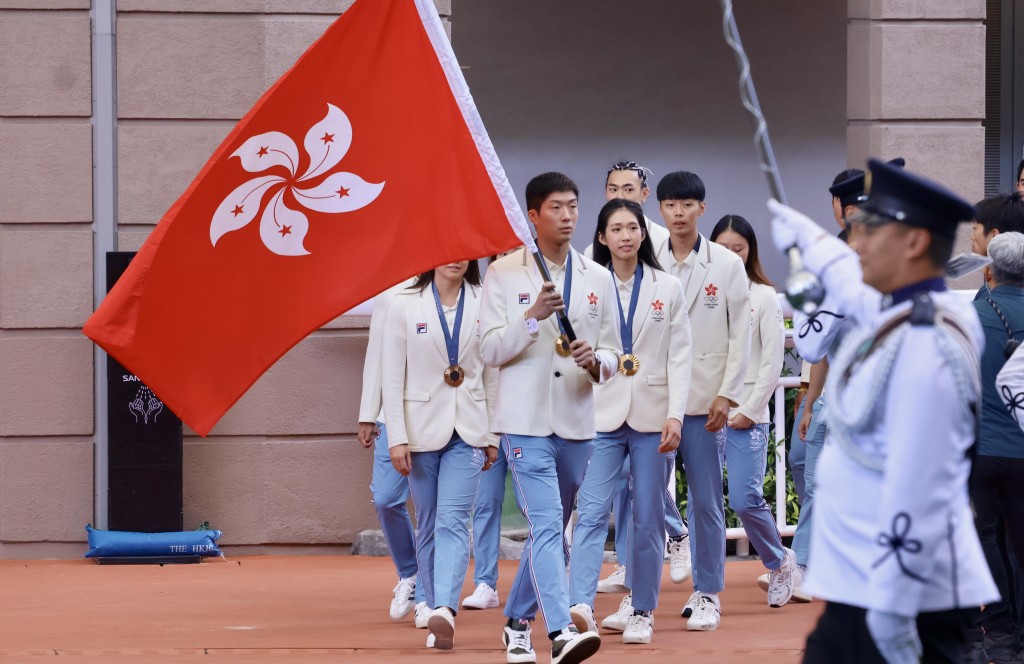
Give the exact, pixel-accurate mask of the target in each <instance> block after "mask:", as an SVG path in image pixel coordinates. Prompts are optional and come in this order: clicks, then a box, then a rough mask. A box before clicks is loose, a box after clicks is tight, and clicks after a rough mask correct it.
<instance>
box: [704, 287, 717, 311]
mask: <svg viewBox="0 0 1024 664" xmlns="http://www.w3.org/2000/svg"><path fill="white" fill-rule="evenodd" d="M704 306H705V307H707V308H708V309H714V308H715V307H717V306H718V286H716V285H714V284H708V285H707V286H705V287H704Z"/></svg>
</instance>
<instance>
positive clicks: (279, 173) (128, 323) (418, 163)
mask: <svg viewBox="0 0 1024 664" xmlns="http://www.w3.org/2000/svg"><path fill="white" fill-rule="evenodd" d="M517 233H518V236H517ZM524 242H525V243H526V244H528V245H530V244H532V242H531V241H530V238H529V231H528V230H526V225H525V221H524V220H523V217H522V212H521V211H520V210H519V207H518V204H517V203H516V201H515V196H514V195H513V194H512V192H511V189H510V187H509V186H508V181H507V180H506V179H505V176H504V173H503V172H502V170H501V166H500V165H499V164H498V161H497V158H496V156H495V155H494V152H493V147H492V146H491V144H490V141H489V139H488V138H487V135H486V132H484V131H483V126H482V123H481V122H480V120H479V116H478V115H477V113H476V109H475V107H474V106H473V103H472V99H471V98H470V96H469V92H468V89H467V88H466V84H465V81H464V79H463V78H462V74H461V71H460V70H459V67H458V63H457V62H456V61H455V57H454V54H453V53H452V51H451V46H450V45H449V43H448V40H447V38H446V36H445V34H444V30H443V27H442V26H441V22H440V19H439V18H438V16H437V13H436V10H435V9H434V5H433V3H432V2H431V0H359V1H358V2H356V3H355V4H354V5H353V6H352V7H351V8H350V9H349V10H348V11H347V12H346V13H345V14H344V15H343V16H342V17H341V18H339V19H338V20H337V21H336V22H335V23H334V24H333V25H332V26H331V27H330V28H329V29H328V30H327V32H325V33H324V35H323V36H322V37H321V38H320V39H319V40H317V41H316V43H314V44H313V45H312V46H311V47H310V48H309V50H307V51H306V53H305V54H303V56H302V57H301V58H300V59H299V60H298V62H296V64H295V65H294V66H293V67H292V69H291V70H289V71H288V72H287V73H286V74H285V75H284V76H283V77H282V78H281V79H280V80H279V81H277V83H275V84H274V85H273V86H272V87H271V88H270V90H268V91H267V93H266V94H264V95H263V97H262V98H261V99H260V100H259V101H258V102H257V103H256V105H255V106H254V107H253V108H252V110H250V111H249V113H248V114H246V116H245V117H244V118H242V120H241V121H240V122H239V123H238V125H237V126H236V127H235V129H234V130H233V131H232V132H231V134H230V135H229V136H228V137H227V138H226V139H225V140H224V142H223V143H222V144H221V145H220V147H219V148H218V149H217V151H216V152H215V153H214V154H213V156H212V157H211V158H210V160H209V161H208V162H207V163H206V165H205V166H204V167H203V169H202V171H200V173H199V175H198V176H197V177H196V179H195V180H194V181H193V182H192V184H191V185H190V186H189V187H188V189H187V190H186V191H185V193H184V194H183V195H182V196H181V198H179V199H178V201H177V202H176V203H175V204H174V205H173V206H171V208H170V210H168V211H167V213H166V214H165V215H164V216H163V218H162V219H161V220H160V223H159V224H158V225H157V226H156V228H155V229H154V230H153V232H152V234H151V235H150V237H149V239H148V240H147V241H146V243H145V244H144V245H143V246H142V248H141V249H140V250H139V253H138V255H137V256H136V257H135V259H134V260H133V261H132V263H131V265H130V266H129V268H128V270H127V271H126V272H125V273H124V275H123V276H122V277H121V279H120V281H118V283H117V285H116V286H115V287H114V289H113V290H111V292H110V294H109V295H108V296H107V297H106V299H105V300H104V301H103V303H102V304H101V305H100V307H99V308H98V309H97V311H96V312H95V313H94V314H93V315H92V317H90V318H89V320H88V321H87V322H86V324H85V327H84V330H83V331H84V333H85V334H86V335H87V336H88V337H89V338H91V339H92V340H93V341H95V342H96V343H97V344H99V345H100V346H101V347H102V348H103V349H104V350H105V351H107V352H108V353H109V354H110V355H112V356H113V357H115V358H116V359H117V360H118V361H119V362H121V364H123V365H124V366H125V367H126V368H128V369H129V370H131V371H132V372H133V373H135V375H137V376H138V377H139V378H140V379H141V380H143V381H144V382H145V383H147V384H148V385H149V387H150V388H152V390H153V391H154V392H155V393H156V394H157V395H159V397H160V398H161V399H162V400H163V401H164V402H165V403H166V404H167V406H168V407H170V408H171V409H172V410H173V411H174V412H175V413H177V414H178V415H179V416H180V417H181V419H182V420H183V421H185V422H186V423H187V424H188V425H189V426H190V427H192V428H193V429H194V430H195V431H196V432H198V433H199V434H201V435H204V436H205V435H206V434H207V433H208V432H209V431H210V429H211V428H213V426H214V425H215V424H216V423H217V421H218V420H219V419H220V418H221V417H222V416H223V415H224V413H225V412H227V410H228V409H229V408H230V407H231V406H232V405H233V404H234V403H235V402H236V401H237V400H238V399H239V398H240V397H241V396H242V394H244V393H245V391H246V390H247V389H248V388H249V387H250V386H251V385H252V384H253V383H254V382H255V381H256V379H257V378H259V376H260V375H262V374H263V372H264V371H266V370H267V369H268V368H269V367H270V366H271V365H272V364H273V363H274V362H275V361H277V359H278V358H280V357H281V356H282V355H283V354H284V353H285V352H287V351H288V349H289V348H291V347H292V346H294V345H295V344H296V343H298V342H299V341H300V340H301V339H303V338H304V337H305V336H306V335H308V334H309V333H310V332H312V331H313V330H315V329H317V328H319V327H321V326H322V325H324V324H325V323H327V322H328V321H330V320H332V319H333V318H335V317H336V316H338V315H340V314H341V313H343V312H345V311H346V310H348V309H350V308H352V307H353V306H355V305H356V304H358V303H360V302H362V301H365V300H367V299H369V298H371V297H373V296H374V295H375V294H377V293H379V292H381V291H382V290H384V289H386V288H387V287H389V286H391V285H393V284H396V283H398V282H399V281H402V280H403V279H406V278H408V277H410V276H412V275H414V274H418V273H420V272H423V271H426V270H429V269H431V268H433V267H436V266H438V265H442V264H444V263H447V262H451V261H458V260H467V259H474V258H478V257H481V256H485V255H488V254H493V253H496V252H499V251H503V250H506V249H509V248H511V247H514V246H516V245H519V244H522V243H524Z"/></svg>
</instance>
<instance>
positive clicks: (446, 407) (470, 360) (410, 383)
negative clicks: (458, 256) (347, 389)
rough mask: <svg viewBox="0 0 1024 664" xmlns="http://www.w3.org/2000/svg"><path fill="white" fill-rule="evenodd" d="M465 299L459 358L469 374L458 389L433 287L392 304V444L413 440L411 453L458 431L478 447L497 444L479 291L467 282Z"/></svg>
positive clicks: (388, 334) (434, 446)
mask: <svg viewBox="0 0 1024 664" xmlns="http://www.w3.org/2000/svg"><path fill="white" fill-rule="evenodd" d="M465 298H466V300H465V304H464V310H463V314H462V327H461V332H460V334H459V354H458V362H459V365H460V366H461V367H462V368H463V369H465V370H466V378H465V380H464V381H463V383H462V384H461V385H459V386H458V387H452V386H450V385H448V384H447V383H445V382H444V370H445V368H447V367H448V351H447V349H446V347H445V343H444V332H443V331H442V330H441V321H440V320H439V319H438V316H437V305H436V304H435V303H434V295H433V291H432V290H431V289H430V288H425V289H423V290H422V291H419V290H411V289H406V290H403V291H401V292H399V293H397V294H396V295H395V296H394V299H393V300H392V302H391V306H390V307H388V313H387V322H386V324H385V331H384V344H383V347H384V359H383V365H382V391H383V398H384V415H385V417H386V418H387V425H388V447H395V446H396V445H404V444H408V445H409V450H410V451H412V452H429V451H432V450H439V449H441V448H443V447H444V446H445V445H447V444H448V442H449V441H450V440H451V438H452V434H453V433H458V434H459V437H461V438H462V440H464V441H465V442H466V443H468V444H469V445H472V446H473V447H486V446H488V445H492V446H497V444H498V439H497V437H496V436H493V435H491V433H490V432H489V431H488V430H487V396H486V391H485V385H484V381H485V376H484V363H483V360H482V359H481V357H480V338H479V335H478V331H477V327H476V321H477V318H478V316H479V311H480V289H479V288H478V287H474V286H470V285H468V284H467V285H466V295H465ZM489 373H490V372H488V374H489Z"/></svg>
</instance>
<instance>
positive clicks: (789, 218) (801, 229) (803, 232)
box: [768, 198, 826, 252]
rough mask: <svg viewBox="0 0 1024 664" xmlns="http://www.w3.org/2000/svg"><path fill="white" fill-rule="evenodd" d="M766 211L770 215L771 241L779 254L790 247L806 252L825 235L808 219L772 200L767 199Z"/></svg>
mask: <svg viewBox="0 0 1024 664" xmlns="http://www.w3.org/2000/svg"><path fill="white" fill-rule="evenodd" d="M768 211H769V212H771V214H772V241H773V242H774V243H775V248H776V249H778V250H779V251H781V252H786V251H788V250H789V248H790V247H799V249H800V251H801V252H803V251H806V249H807V247H809V246H811V245H812V244H814V243H815V242H816V241H818V240H819V239H821V237H822V236H823V235H826V233H825V230H824V229H823V228H822V227H821V226H819V225H818V224H816V223H814V222H813V221H811V219H810V218H809V217H807V216H806V215H804V214H801V213H800V212H797V211H796V210H794V209H793V208H791V207H789V206H788V205H783V204H782V203H780V202H778V201H777V200H775V199H774V198H769V199H768Z"/></svg>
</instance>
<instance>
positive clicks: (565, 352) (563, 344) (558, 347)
mask: <svg viewBox="0 0 1024 664" xmlns="http://www.w3.org/2000/svg"><path fill="white" fill-rule="evenodd" d="M555 352H556V353H558V354H559V355H561V356H562V357H569V355H571V352H570V351H569V337H567V336H565V335H564V334H559V335H558V338H557V339H555Z"/></svg>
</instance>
